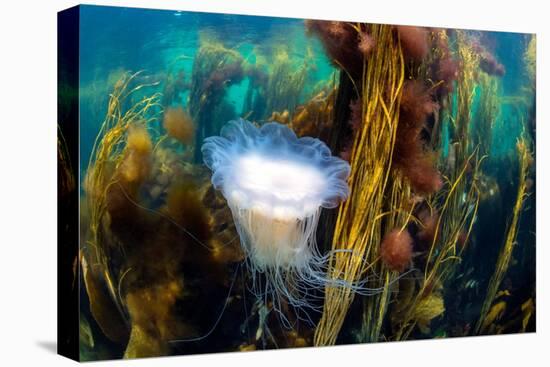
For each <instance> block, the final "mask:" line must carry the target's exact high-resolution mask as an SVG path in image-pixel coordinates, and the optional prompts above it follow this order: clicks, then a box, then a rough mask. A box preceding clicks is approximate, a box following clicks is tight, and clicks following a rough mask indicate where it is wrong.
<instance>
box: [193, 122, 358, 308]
mask: <svg viewBox="0 0 550 367" xmlns="http://www.w3.org/2000/svg"><path fill="white" fill-rule="evenodd" d="M220 135H221V136H213V137H209V138H206V139H205V141H204V144H203V146H202V154H203V157H204V162H205V164H206V165H207V166H208V167H209V168H210V169H211V170H212V183H213V185H214V187H215V188H216V189H218V190H221V192H222V194H223V196H224V197H225V199H226V200H227V203H228V205H229V207H230V208H231V212H232V214H233V219H234V221H235V224H236V227H237V231H238V233H239V237H240V240H241V246H242V248H243V250H244V252H245V255H246V258H247V263H248V265H249V269H250V272H251V274H252V276H253V278H254V279H255V282H254V284H255V288H254V290H255V291H257V292H258V293H257V296H258V297H262V298H264V297H265V296H266V295H270V296H271V299H272V301H273V305H274V308H277V307H278V305H279V301H280V300H281V298H280V297H285V299H286V300H287V301H288V302H289V303H290V304H291V305H293V306H296V307H304V306H310V305H309V304H308V302H309V301H308V299H307V297H306V294H307V293H310V292H309V291H310V290H311V289H310V288H311V287H317V288H320V287H323V286H324V285H326V283H327V281H328V280H327V278H326V275H325V272H324V270H323V269H324V268H325V267H326V266H325V265H326V263H327V259H328V257H327V256H322V255H321V254H320V253H319V251H318V249H317V245H316V241H315V235H316V229H317V223H318V221H319V215H320V213H321V210H322V208H335V207H336V206H338V205H339V204H340V202H342V201H343V200H345V199H346V198H347V196H348V192H349V188H348V185H347V183H346V180H347V178H348V176H349V173H350V166H349V164H348V163H347V162H346V161H344V160H342V159H340V158H337V157H334V156H332V154H331V152H330V149H329V148H328V147H327V146H326V145H325V144H324V143H323V142H322V141H320V140H319V139H315V138H311V137H304V138H298V137H296V135H295V134H294V132H293V131H292V130H291V129H289V128H288V127H286V126H285V125H282V124H279V123H276V122H270V123H266V124H264V125H262V126H261V127H259V128H258V127H256V126H254V125H253V124H252V123H250V122H248V121H246V120H243V119H240V120H236V121H230V122H229V123H227V125H225V126H224V127H223V128H222V130H221V133H220ZM260 273H261V274H264V275H265V283H263V281H262V285H261V286H259V285H258V284H257V281H258V278H259V277H258V276H257V275H258V274H260Z"/></svg>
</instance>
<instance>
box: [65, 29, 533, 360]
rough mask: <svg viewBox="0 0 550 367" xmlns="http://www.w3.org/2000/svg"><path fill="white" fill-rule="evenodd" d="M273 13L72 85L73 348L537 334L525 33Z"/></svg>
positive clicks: (103, 351) (167, 351) (85, 353)
mask: <svg viewBox="0 0 550 367" xmlns="http://www.w3.org/2000/svg"><path fill="white" fill-rule="evenodd" d="M286 21H288V22H290V23H288V24H286V23H284V22H286ZM281 22H283V23H284V24H285V27H290V28H288V29H289V31H288V34H289V36H288V39H289V42H287V44H283V42H282V40H281V39H280V38H277V37H275V36H273V35H272V34H271V33H269V32H275V33H276V32H281V29H287V28H285V27H282V28H277V24H276V23H274V24H273V25H272V27H273V29H271V28H270V29H268V30H266V29H263V28H258V29H257V32H256V33H255V34H254V35H250V37H249V38H248V36H247V37H244V36H243V37H241V36H240V35H239V36H238V37H237V35H227V37H225V38H224V37H220V36H219V32H220V30H221V31H222V33H223V24H224V23H220V25H219V27H218V28H216V30H217V31H215V32H213V31H210V32H208V30H207V29H206V30H204V31H203V30H201V29H199V30H198V31H197V33H196V34H195V33H193V34H192V35H188V36H187V37H189V38H190V39H191V38H192V42H191V46H189V47H186V48H178V47H175V49H174V50H173V51H172V52H171V53H167V52H166V53H163V54H162V55H164V56H165V57H166V60H164V63H161V64H160V65H156V68H151V65H150V64H148V65H147V66H148V68H147V69H146V70H143V71H137V72H135V71H129V70H131V68H126V69H120V68H119V66H118V64H117V67H112V68H108V69H106V70H104V73H103V74H101V73H99V72H98V70H94V72H93V75H94V77H93V78H90V80H89V81H88V83H87V84H85V86H84V87H83V88H82V89H83V93H82V94H81V96H80V98H81V105H86V107H84V109H83V114H84V120H85V121H90V126H86V127H85V129H87V130H88V131H92V132H94V134H93V135H91V136H93V139H92V138H90V139H89V140H90V141H86V142H83V143H82V144H83V145H85V146H84V147H83V148H82V151H83V154H81V165H80V166H81V177H83V181H82V185H81V186H82V187H80V188H79V189H80V208H81V213H82V214H81V218H80V228H81V243H80V253H79V254H78V259H77V260H76V262H75V266H78V269H79V270H80V271H79V272H78V275H77V276H79V277H80V282H81V284H82V285H83V286H82V287H81V289H80V293H81V298H82V305H81V310H80V341H81V358H82V359H87V360H89V359H106V358H137V357H147V356H158V355H176V354H191V353H205V352H220V351H250V350H256V349H271V348H288V347H306V346H321V345H334V344H346V343H358V342H378V341H390V340H415V339H426V338H435V337H451V336H473V335H485V334H499V333H517V332H532V331H534V330H535V319H536V293H535V277H534V264H535V222H534V215H535V206H536V200H535V195H536V187H535V186H536V184H535V182H536V167H535V157H534V151H535V138H536V133H535V131H536V126H535V115H536V114H535V110H536V106H535V94H536V91H535V85H534V83H535V72H536V55H535V52H536V38H535V36H534V35H510V34H498V33H485V32H474V31H465V30H450V29H436V28H426V27H415V26H392V25H381V24H367V23H351V22H332V21H317V20H311V21H310V20H308V21H305V22H303V21H296V20H282V21H281ZM255 26H256V25H251V27H255ZM258 27H259V26H258ZM199 28H200V27H199ZM187 33H189V34H191V33H192V32H187V31H185V32H183V34H187ZM253 33H254V32H253ZM178 34H179V35H181V34H180V33H178ZM235 37H236V38H235ZM262 37H263V38H262ZM157 41H158V40H157ZM507 42H508V43H507ZM172 46H173V45H172ZM162 47H168V46H165V45H164V44H163V46H162ZM507 47H514V50H515V52H513V53H509V52H507V51H503V49H506V48H507ZM157 62H158V61H157ZM127 70H128V71H127ZM87 103H89V104H87ZM61 136H62V135H61ZM83 139H84V138H83ZM58 154H59V157H60V163H59V175H60V176H59V177H60V183H61V187H62V189H63V190H76V189H78V188H76V181H75V179H74V177H73V176H72V175H71V172H72V171H73V169H74V167H76V166H77V165H76V164H75V162H71V160H70V159H71V158H70V157H69V155H68V154H67V151H66V149H65V148H64V142H63V140H62V139H61V140H60V141H59V144H58Z"/></svg>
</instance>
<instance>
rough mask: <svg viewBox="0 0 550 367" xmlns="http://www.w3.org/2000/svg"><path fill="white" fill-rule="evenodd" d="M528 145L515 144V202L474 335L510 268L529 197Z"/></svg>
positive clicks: (522, 143) (484, 323)
mask: <svg viewBox="0 0 550 367" xmlns="http://www.w3.org/2000/svg"><path fill="white" fill-rule="evenodd" d="M528 144H529V143H528V141H527V138H526V137H525V136H522V137H521V138H520V139H519V140H518V143H517V152H518V159H519V177H518V189H517V196H516V202H515V204H514V208H513V212H512V218H511V221H510V224H509V226H508V229H507V232H506V238H505V241H504V245H503V246H502V248H501V250H500V253H499V256H498V259H497V263H496V267H495V272H494V273H493V276H492V277H491V280H490V281H489V286H488V287H487V295H486V296H485V301H484V302H483V306H482V308H481V313H480V317H479V320H478V322H477V324H476V328H475V333H476V334H478V333H481V332H483V330H484V326H485V325H486V324H487V322H486V321H485V319H486V318H487V317H488V315H489V310H490V308H491V305H492V304H493V301H494V300H495V298H496V295H497V292H498V289H499V287H500V284H501V282H502V279H503V278H504V275H505V274H506V272H507V270H508V267H509V266H510V260H511V259H512V252H513V250H514V247H515V244H516V237H517V233H518V230H519V222H520V217H521V212H522V209H523V204H524V202H525V199H526V198H527V196H528V195H529V193H528V175H529V169H530V166H531V164H532V162H533V158H532V153H531V151H530V150H529V146H528Z"/></svg>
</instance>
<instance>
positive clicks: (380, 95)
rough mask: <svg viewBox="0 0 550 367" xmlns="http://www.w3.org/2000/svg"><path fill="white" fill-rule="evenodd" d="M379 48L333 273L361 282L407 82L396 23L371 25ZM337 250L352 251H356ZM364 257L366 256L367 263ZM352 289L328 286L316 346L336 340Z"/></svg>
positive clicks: (369, 70)
mask: <svg viewBox="0 0 550 367" xmlns="http://www.w3.org/2000/svg"><path fill="white" fill-rule="evenodd" d="M368 27H369V30H370V32H369V33H370V34H371V35H372V37H373V38H374V40H375V42H376V44H377V47H376V48H375V49H374V50H373V52H372V59H371V62H369V63H366V62H365V63H364V70H365V72H364V74H363V77H362V79H361V85H360V88H361V91H362V94H361V99H360V101H361V102H360V103H361V115H360V116H361V121H362V124H361V126H360V130H359V131H358V132H357V133H356V135H355V138H354V142H353V148H352V150H351V157H350V165H351V175H350V178H349V181H348V183H349V186H350V196H349V198H348V200H347V201H346V202H344V203H343V204H342V205H341V206H340V208H339V210H338V217H337V221H336V227H335V230H334V237H333V241H332V249H333V250H334V251H333V253H332V256H331V260H330V264H331V267H330V269H329V271H328V275H329V277H335V278H340V277H342V278H343V279H344V280H346V281H348V282H355V281H357V280H359V279H360V278H361V277H362V276H364V275H365V274H366V273H367V271H368V270H369V266H372V264H375V263H376V261H377V259H378V253H377V245H378V244H379V243H380V240H381V234H382V231H381V219H382V217H383V216H384V215H383V212H384V200H383V198H384V192H385V190H386V187H387V185H388V177H389V175H390V169H391V156H392V151H393V145H394V143H395V132H396V129H397V121H398V116H399V115H398V113H399V95H400V91H401V88H402V86H403V81H404V63H403V55H402V52H401V49H400V47H399V44H398V43H396V42H395V41H394V36H393V33H392V29H391V27H390V26H384V25H369V26H368ZM337 250H350V251H351V254H352V255H350V253H345V252H338V251H337ZM363 259H366V261H364V260H363ZM354 296H355V295H354V292H353V291H352V290H351V289H350V288H347V287H330V286H328V287H327V288H326V289H325V303H324V307H323V314H322V317H321V320H320V321H319V323H318V325H317V328H316V331H315V338H314V343H315V345H331V344H334V343H335V342H336V338H337V336H338V333H339V331H340V329H341V327H342V324H343V322H344V319H345V317H346V314H347V311H348V309H349V307H350V305H351V302H352V301H353V298H354Z"/></svg>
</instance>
